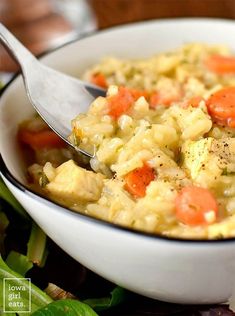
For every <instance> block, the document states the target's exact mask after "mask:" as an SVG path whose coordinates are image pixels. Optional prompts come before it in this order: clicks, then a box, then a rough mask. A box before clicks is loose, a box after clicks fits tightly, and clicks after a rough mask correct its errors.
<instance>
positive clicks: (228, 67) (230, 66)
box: [205, 55, 235, 74]
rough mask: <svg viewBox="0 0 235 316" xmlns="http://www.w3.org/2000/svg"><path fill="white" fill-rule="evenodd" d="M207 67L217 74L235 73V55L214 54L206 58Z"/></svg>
mask: <svg viewBox="0 0 235 316" xmlns="http://www.w3.org/2000/svg"><path fill="white" fill-rule="evenodd" d="M205 65H206V67H207V68H208V69H209V70H210V71H213V72H215V73H217V74H228V73H235V57H233V56H221V55H212V56H210V57H209V58H208V59H206V60H205Z"/></svg>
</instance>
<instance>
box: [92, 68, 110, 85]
mask: <svg viewBox="0 0 235 316" xmlns="http://www.w3.org/2000/svg"><path fill="white" fill-rule="evenodd" d="M91 83H93V84H95V85H97V86H99V87H101V88H104V89H106V88H107V87H108V84H107V81H106V78H105V76H104V75H103V74H102V73H101V72H99V73H95V74H93V75H92V76H91Z"/></svg>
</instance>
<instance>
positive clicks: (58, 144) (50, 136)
mask: <svg viewBox="0 0 235 316" xmlns="http://www.w3.org/2000/svg"><path fill="white" fill-rule="evenodd" d="M18 138H19V141H21V142H22V143H24V144H27V145H29V146H30V147H32V148H33V149H42V148H62V147H65V146H66V143H65V142H64V141H63V140H62V139H61V138H60V137H59V136H58V135H57V134H55V133H54V132H53V131H51V130H43V131H40V132H36V133H33V132H31V131H28V130H26V129H21V130H20V131H19V133H18Z"/></svg>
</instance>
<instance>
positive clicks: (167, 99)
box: [149, 91, 181, 109]
mask: <svg viewBox="0 0 235 316" xmlns="http://www.w3.org/2000/svg"><path fill="white" fill-rule="evenodd" d="M180 98H181V94H180V93H179V94H176V93H174V94H168V95H166V94H164V93H161V92H160V91H159V92H154V93H152V94H151V96H150V100H149V106H150V108H153V109H155V108H156V107H157V106H158V105H159V104H161V105H164V106H166V107H168V106H170V105H171V103H172V102H177V101H179V100H180Z"/></svg>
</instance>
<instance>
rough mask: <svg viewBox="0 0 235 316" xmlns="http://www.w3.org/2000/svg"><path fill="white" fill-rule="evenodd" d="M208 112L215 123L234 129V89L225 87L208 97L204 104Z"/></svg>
mask: <svg viewBox="0 0 235 316" xmlns="http://www.w3.org/2000/svg"><path fill="white" fill-rule="evenodd" d="M206 105H207V108H208V112H209V114H210V115H211V117H212V118H213V120H214V121H215V122H217V123H218V124H222V125H227V126H230V127H234V125H235V123H234V121H235V87H226V88H223V89H221V90H219V91H217V92H215V93H214V94H213V95H211V96H210V97H209V99H208V100H207V102H206Z"/></svg>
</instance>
